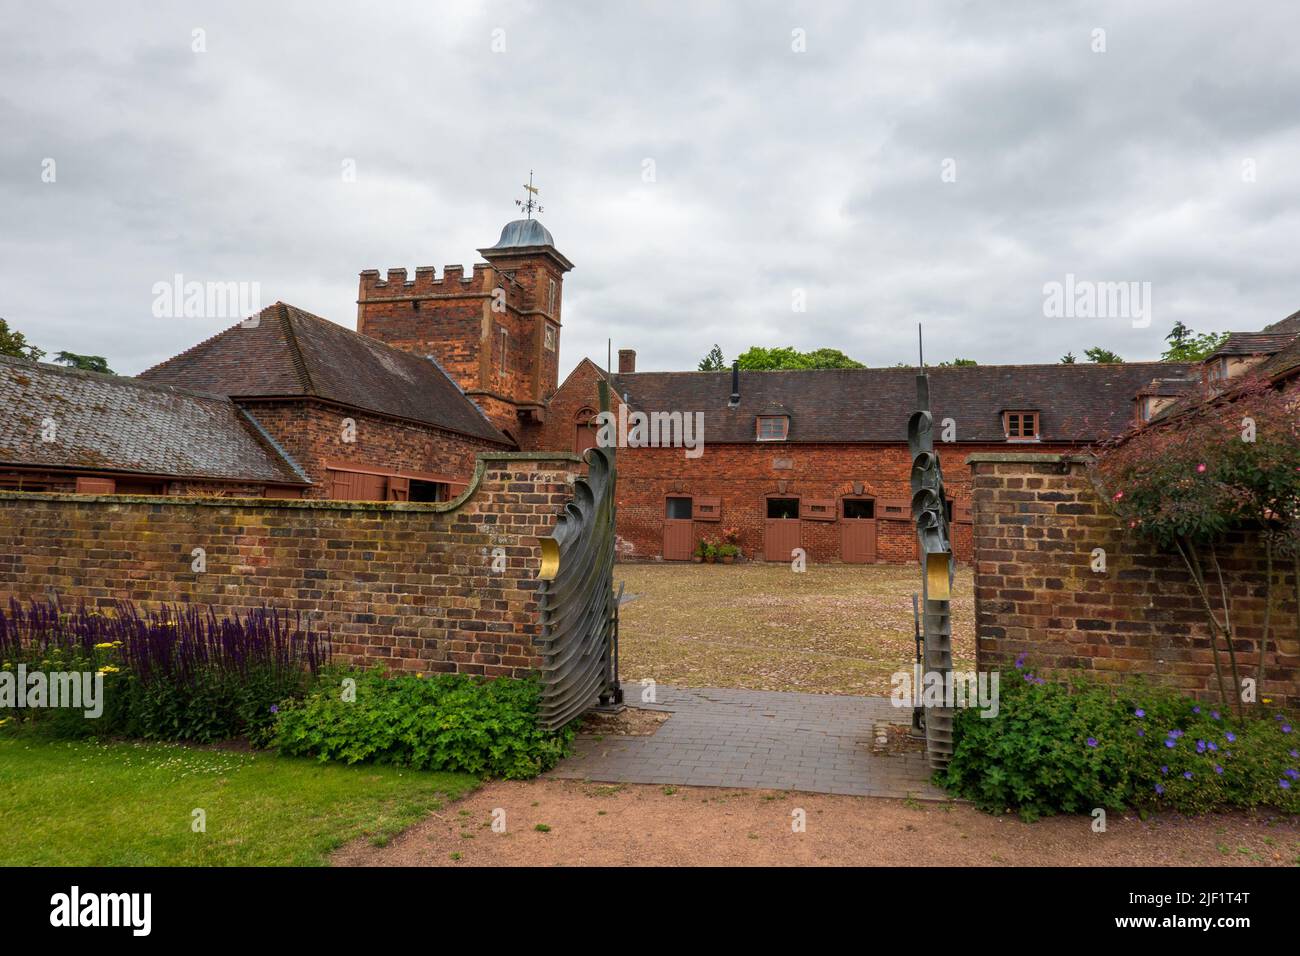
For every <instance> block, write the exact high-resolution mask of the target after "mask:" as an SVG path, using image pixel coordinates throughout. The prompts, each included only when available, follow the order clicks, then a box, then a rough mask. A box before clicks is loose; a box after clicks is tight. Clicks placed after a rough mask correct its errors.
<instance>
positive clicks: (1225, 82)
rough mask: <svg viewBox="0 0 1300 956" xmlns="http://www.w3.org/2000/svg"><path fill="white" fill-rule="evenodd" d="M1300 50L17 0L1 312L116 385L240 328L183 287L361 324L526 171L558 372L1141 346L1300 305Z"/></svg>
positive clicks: (939, 31)
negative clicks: (625, 364)
mask: <svg viewBox="0 0 1300 956" xmlns="http://www.w3.org/2000/svg"><path fill="white" fill-rule="evenodd" d="M195 31H202V32H201V33H197V34H196V32H195ZM1098 31H1104V33H1099V32H1098ZM1297 34H1300V4H1296V3H1295V2H1294V0H1276V2H1266V3H1265V2H1261V3H1251V2H1237V3H1232V4H1227V3H1222V2H1215V3H1201V2H1187V0H1178V2H1172V0H1170V2H1151V0H1147V2H1142V3H1132V2H1131V0H1124V2H1116V3H1088V4H1083V3H1080V4H1066V3H1042V2H1039V0H1027V2H1007V0H1001V2H996V3H984V4H975V3H959V2H952V3H925V2H888V3H873V4H869V5H868V4H865V3H844V4H834V3H828V2H816V3H807V4H795V3H772V4H758V3H745V4H741V3H739V2H736V3H714V2H708V0H693V2H689V3H683V4H667V3H654V4H650V3H646V4H631V3H626V4H625V3H617V2H613V3H612V2H608V0H605V2H593V3H559V2H546V3H542V2H536V3H525V2H519V3H446V4H441V3H410V4H391V5H388V4H382V3H374V2H370V3H365V4H360V3H358V4H338V3H329V2H318V0H317V2H311V3H305V2H304V3H274V4H272V3H265V2H259V3H240V2H234V3H231V2H226V3H221V4H216V3H212V4H200V3H168V4H161V3H150V4H146V3H140V4H121V3H114V4H104V3H95V2H89V0H86V2H81V3H72V4H67V3H57V2H43V3H40V4H29V5H25V6H24V7H23V8H21V10H20V11H19V12H13V11H11V12H10V13H7V14H6V15H5V16H4V17H3V25H0V129H3V135H0V316H3V317H5V318H6V319H7V320H8V321H9V323H10V325H11V326H14V327H16V328H17V329H19V330H21V331H23V332H24V333H26V335H27V337H28V338H29V339H30V340H32V341H34V342H35V343H36V344H38V345H39V346H41V347H43V348H45V349H47V350H49V351H55V350H59V349H66V350H70V351H74V352H81V353H91V354H101V355H105V356H107V357H108V358H109V360H110V364H111V365H112V366H113V367H114V368H115V369H116V370H117V371H119V372H125V373H135V372H138V371H140V370H141V369H143V368H146V367H148V366H149V365H151V364H153V363H155V362H157V361H160V360H162V359H163V358H166V357H167V356H169V355H172V354H174V353H176V352H178V351H180V350H182V349H184V348H186V347H188V346H190V345H192V344H194V343H195V342H197V341H199V340H201V339H203V338H205V337H207V336H209V335H211V334H213V333H214V332H216V331H218V330H219V329H221V328H224V327H226V326H229V325H230V324H232V322H231V320H230V319H229V318H224V317H215V318H184V317H172V318H159V317H156V316H155V315H154V314H153V309H152V306H153V304H154V298H155V296H154V286H155V284H156V283H159V282H164V281H168V282H169V281H171V280H172V277H173V276H175V275H177V274H180V275H182V276H184V277H185V279H186V280H187V281H212V282H227V281H238V282H247V283H253V282H256V283H259V284H260V291H261V297H262V300H263V302H264V303H270V302H273V301H275V300H276V299H282V300H284V301H286V302H290V303H293V304H295V305H297V306H300V307H302V308H305V309H308V310H309V311H312V312H315V313H317V314H319V315H323V316H325V317H327V318H330V319H333V320H334V321H337V322H340V323H342V324H344V325H348V326H353V325H354V323H355V314H356V306H355V302H356V294H357V273H358V272H360V271H361V270H363V269H369V268H377V269H380V270H385V269H388V268H390V267H400V266H405V267H406V268H408V269H411V270H413V269H414V268H415V267H416V266H420V265H434V266H437V267H439V269H441V267H442V266H443V265H444V264H447V263H466V264H468V263H471V262H474V261H476V260H477V258H478V257H477V255H476V253H475V251H474V250H475V249H476V248H478V247H480V246H485V245H491V244H492V243H494V242H495V241H496V239H497V236H498V234H499V232H500V228H501V226H502V225H503V224H504V223H505V222H506V221H508V220H509V219H512V218H515V215H516V210H515V207H514V204H513V200H514V199H515V198H516V197H519V196H520V195H522V193H523V190H522V189H521V188H520V184H521V183H523V182H524V181H525V180H526V178H527V176H528V171H529V169H534V170H536V180H537V182H538V183H540V185H541V187H542V201H543V204H544V206H545V211H544V212H543V213H542V214H541V215H540V217H539V218H541V220H542V221H543V222H544V223H545V224H546V226H547V227H548V228H549V229H550V230H551V231H552V233H553V234H554V235H555V239H556V244H557V246H558V247H559V249H560V251H561V252H563V253H564V254H565V255H567V256H568V257H569V258H570V259H572V260H573V262H574V263H575V265H576V269H575V270H574V272H572V273H570V275H569V276H568V278H567V280H566V288H565V313H564V319H565V326H564V332H563V339H562V346H563V349H562V356H561V365H562V369H563V370H565V371H567V370H568V369H569V368H570V367H572V365H573V364H575V363H576V362H577V361H578V360H579V359H580V358H581V357H583V356H591V357H592V358H596V359H597V360H599V361H601V362H602V363H603V361H604V358H605V351H606V340H607V338H612V339H613V345H614V348H615V349H617V348H620V347H622V348H635V349H637V350H638V353H639V366H640V368H641V369H643V370H644V369H680V368H693V367H694V366H695V363H696V362H697V361H698V360H699V358H700V357H701V355H703V354H704V352H706V351H707V350H708V348H709V347H710V346H711V345H712V344H713V343H714V342H717V343H719V344H720V345H721V346H722V349H723V351H724V352H725V353H726V355H727V357H728V358H730V357H731V356H733V355H735V354H736V353H737V352H738V351H741V350H743V349H745V348H747V347H748V346H750V345H765V346H777V345H793V346H796V347H799V348H817V347H822V346H830V347H835V348H840V349H843V350H844V351H846V352H847V353H849V354H850V355H852V356H854V357H855V358H857V359H859V360H861V361H864V362H867V363H868V364H872V365H892V364H894V363H897V362H900V361H904V360H911V359H913V357H914V355H915V326H916V323H917V322H923V323H924V325H925V330H926V339H927V359H931V360H935V361H937V360H939V359H943V358H950V357H953V356H963V357H969V358H974V359H976V360H978V361H979V362H981V363H994V362H1036V361H1055V360H1056V359H1058V358H1059V357H1060V356H1061V355H1062V354H1063V353H1065V352H1066V351H1074V352H1076V353H1079V354H1081V353H1082V351H1083V349H1084V348H1086V347H1088V346H1091V345H1103V346H1106V347H1108V348H1110V349H1112V350H1114V351H1116V352H1118V353H1120V354H1121V355H1123V356H1124V357H1125V358H1128V359H1150V358H1154V357H1156V356H1157V355H1158V353H1159V351H1160V349H1161V345H1162V342H1161V339H1162V337H1163V335H1164V334H1165V333H1166V332H1167V331H1168V329H1169V328H1170V326H1172V325H1173V323H1174V322H1175V321H1178V320H1182V321H1184V322H1186V323H1187V324H1188V325H1190V326H1192V327H1193V328H1194V329H1197V330H1198V331H1206V330H1227V329H1257V328H1260V327H1261V326H1263V325H1265V324H1267V323H1269V322H1272V321H1275V320H1277V319H1280V318H1282V317H1284V316H1285V315H1287V314H1289V313H1291V312H1293V311H1295V310H1296V309H1298V308H1300V282H1297V281H1296V277H1297V269H1296V264H1295V256H1296V254H1297V249H1300V241H1298V239H1300V206H1298V203H1297V200H1298V199H1300V110H1298V109H1297V104H1298V103H1300V96H1298V95H1297V94H1300V57H1297V56H1296V55H1295V53H1294V42H1295V37H1296V35H1297ZM196 46H197V47H201V48H202V49H201V50H199V51H196V49H195V47H196ZM1102 47H1104V52H1103V51H1101V48H1102ZM51 159H52V160H53V161H54V162H53V164H50V163H48V162H47V161H48V160H51ZM348 161H351V163H352V164H353V166H354V168H355V181H348V177H346V176H345V175H344V174H343V170H344V166H345V164H346V163H347V162H348ZM51 172H52V173H53V175H52V176H51ZM50 178H53V181H52V182H50V181H46V180H48V179H50ZM1067 275H1073V276H1075V277H1076V280H1080V281H1102V282H1138V283H1145V282H1149V283H1150V289H1151V296H1152V298H1151V322H1150V325H1149V327H1146V328H1141V327H1138V328H1135V327H1134V326H1135V322H1134V321H1133V320H1132V319H1131V318H1128V317H1124V316H1120V317H1079V316H1073V317H1056V316H1048V315H1045V314H1044V313H1045V309H1044V285H1045V284H1046V283H1051V282H1063V281H1064V280H1065V277H1066V276H1067ZM800 302H802V304H803V311H798V308H799V304H800ZM1136 324H1138V325H1141V324H1142V323H1141V322H1140V321H1138V322H1137V323H1136Z"/></svg>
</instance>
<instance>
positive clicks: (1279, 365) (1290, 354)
mask: <svg viewBox="0 0 1300 956" xmlns="http://www.w3.org/2000/svg"><path fill="white" fill-rule="evenodd" d="M1258 371H1259V373H1260V374H1261V375H1264V376H1265V377H1267V378H1285V377H1289V376H1292V375H1295V374H1297V373H1300V337H1297V338H1296V339H1295V341H1293V342H1292V343H1291V344H1290V345H1288V346H1287V347H1286V348H1284V349H1282V350H1281V351H1279V352H1277V353H1276V354H1274V355H1272V356H1270V357H1269V358H1268V360H1267V361H1265V362H1263V363H1261V364H1260V366H1259V368H1258Z"/></svg>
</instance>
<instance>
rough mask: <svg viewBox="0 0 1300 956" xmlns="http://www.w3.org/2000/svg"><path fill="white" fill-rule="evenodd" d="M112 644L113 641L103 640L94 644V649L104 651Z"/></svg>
mask: <svg viewBox="0 0 1300 956" xmlns="http://www.w3.org/2000/svg"><path fill="white" fill-rule="evenodd" d="M112 646H113V642H108V641H106V642H104V643H103V644H96V645H95V650H97V651H106V650H108V649H109V648H110V647H112Z"/></svg>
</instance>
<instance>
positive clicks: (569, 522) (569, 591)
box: [538, 382, 622, 730]
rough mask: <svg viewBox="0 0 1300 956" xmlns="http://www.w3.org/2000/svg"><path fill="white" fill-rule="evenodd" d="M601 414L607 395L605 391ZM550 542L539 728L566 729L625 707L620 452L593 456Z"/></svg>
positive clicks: (545, 547)
mask: <svg viewBox="0 0 1300 956" xmlns="http://www.w3.org/2000/svg"><path fill="white" fill-rule="evenodd" d="M600 392H601V395H600V398H601V402H600V405H601V409H602V411H608V410H609V391H608V385H607V384H606V383H605V382H601V383H600ZM583 458H584V460H585V461H586V462H587V476H586V477H585V478H579V479H578V480H577V481H576V482H575V483H574V489H573V498H572V500H571V501H570V502H569V503H568V504H567V505H566V506H565V508H564V513H563V514H561V515H560V518H559V521H558V522H557V523H556V527H555V531H554V533H553V534H552V535H551V536H550V537H545V538H541V539H540V541H541V545H542V570H541V574H540V577H541V586H540V589H539V595H538V599H539V601H540V604H541V621H542V634H541V638H540V642H541V653H542V666H541V673H542V703H541V710H540V713H539V722H540V723H541V725H542V726H543V727H545V728H546V729H548V730H555V729H558V728H560V727H563V726H564V725H565V724H567V723H568V722H569V721H571V720H573V719H574V718H575V717H577V716H578V715H580V714H582V713H583V712H584V711H586V710H588V709H590V708H591V707H592V706H593V705H594V704H596V703H597V702H599V703H601V704H608V703H621V702H622V692H621V690H620V688H619V684H618V673H617V656H616V654H617V650H616V644H617V641H618V625H617V620H618V601H617V599H616V598H615V596H614V483H615V469H614V449H613V448H612V447H610V448H602V447H596V448H588V449H587V451H586V452H585V454H584V455H583Z"/></svg>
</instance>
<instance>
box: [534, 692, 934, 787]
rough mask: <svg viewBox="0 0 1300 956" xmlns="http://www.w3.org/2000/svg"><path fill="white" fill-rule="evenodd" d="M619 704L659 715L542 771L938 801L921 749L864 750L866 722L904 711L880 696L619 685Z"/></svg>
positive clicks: (580, 746) (899, 717)
mask: <svg viewBox="0 0 1300 956" xmlns="http://www.w3.org/2000/svg"><path fill="white" fill-rule="evenodd" d="M624 690H625V692H626V694H627V700H628V703H629V704H630V705H632V706H636V707H644V708H645V709H647V710H660V711H669V712H671V713H672V716H671V717H670V718H669V719H668V720H666V721H664V722H663V723H662V724H661V725H660V726H659V730H658V731H657V732H656V733H655V734H654V735H653V736H650V737H620V736H613V735H610V736H606V737H604V738H603V739H601V740H597V739H596V738H595V737H591V736H586V735H580V736H579V737H578V738H577V740H576V741H575V742H574V755H573V756H572V757H569V758H567V759H565V760H564V761H562V762H561V763H560V765H559V766H557V767H556V768H555V769H554V770H552V771H551V772H550V773H549V774H547V776H549V777H561V778H568V779H579V780H598V781H603V782H614V783H663V784H682V785H693V786H705V787H743V788H758V789H768V788H770V789H779V790H803V791H809V792H812V793H844V794H853V795H858V796H877V797H907V796H909V795H910V796H914V797H916V798H918V799H926V800H942V799H946V796H945V795H944V794H943V792H942V791H940V790H937V789H935V788H934V787H933V786H931V785H930V782H929V779H930V770H929V766H928V764H927V761H926V757H925V754H924V753H906V754H894V755H886V754H873V753H872V752H871V744H872V739H873V733H872V730H873V725H874V724H875V723H876V722H878V721H881V720H884V721H886V722H888V723H894V724H903V723H908V722H909V721H910V720H911V712H910V711H907V710H899V709H897V708H895V707H893V706H891V705H890V702H889V699H888V698H885V697H838V696H833V695H830V694H793V693H778V692H775V691H758V690H732V689H718V688H676V687H665V686H664V685H662V684H661V685H658V686H657V687H656V688H655V694H656V699H657V703H656V704H643V703H641V702H640V699H641V692H642V687H641V685H639V684H636V683H629V684H626V685H625V686H624Z"/></svg>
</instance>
